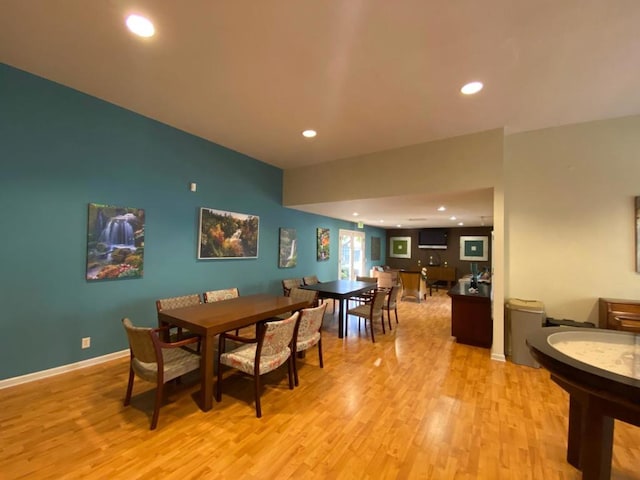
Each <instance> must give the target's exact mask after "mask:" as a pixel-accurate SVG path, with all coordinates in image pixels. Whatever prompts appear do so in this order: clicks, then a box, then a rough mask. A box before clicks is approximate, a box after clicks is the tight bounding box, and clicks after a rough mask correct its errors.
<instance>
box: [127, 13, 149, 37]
mask: <svg viewBox="0 0 640 480" xmlns="http://www.w3.org/2000/svg"><path fill="white" fill-rule="evenodd" d="M127 27H128V28H129V30H131V31H132V32H133V33H135V34H136V35H138V36H140V37H151V36H153V34H154V33H156V29H155V28H154V27H153V23H151V21H150V20H149V19H148V18H145V17H143V16H141V15H129V16H128V17H127Z"/></svg>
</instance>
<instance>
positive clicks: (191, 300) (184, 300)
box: [156, 293, 202, 351]
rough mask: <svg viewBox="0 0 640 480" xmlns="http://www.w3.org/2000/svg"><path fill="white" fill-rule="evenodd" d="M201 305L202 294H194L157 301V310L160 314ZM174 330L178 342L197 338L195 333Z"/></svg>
mask: <svg viewBox="0 0 640 480" xmlns="http://www.w3.org/2000/svg"><path fill="white" fill-rule="evenodd" d="M201 303H202V300H201V299H200V294H199V293H193V294H191V295H182V296H180V297H168V298H161V299H159V300H156V310H157V312H158V313H160V312H161V311H162V310H173V309H174V308H182V307H191V306H192V305H200V304H201ZM158 323H159V322H158ZM160 326H162V325H160ZM173 328H176V329H177V332H178V333H177V335H176V336H175V339H176V340H182V339H183V338H189V337H194V336H196V334H194V333H191V332H189V331H187V330H183V329H182V327H173ZM198 338H199V337H198ZM197 349H198V351H200V342H198V346H197Z"/></svg>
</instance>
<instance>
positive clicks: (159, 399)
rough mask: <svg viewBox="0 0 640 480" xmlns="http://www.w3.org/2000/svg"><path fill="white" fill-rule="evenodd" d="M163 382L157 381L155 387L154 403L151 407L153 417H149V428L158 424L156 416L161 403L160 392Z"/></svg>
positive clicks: (158, 413) (153, 428)
mask: <svg viewBox="0 0 640 480" xmlns="http://www.w3.org/2000/svg"><path fill="white" fill-rule="evenodd" d="M163 389H164V384H163V383H159V384H158V386H157V387H156V404H155V406H154V408H153V417H151V430H155V429H156V426H157V425H158V416H159V415H160V404H161V403H162V393H163Z"/></svg>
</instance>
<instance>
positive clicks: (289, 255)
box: [278, 228, 298, 268]
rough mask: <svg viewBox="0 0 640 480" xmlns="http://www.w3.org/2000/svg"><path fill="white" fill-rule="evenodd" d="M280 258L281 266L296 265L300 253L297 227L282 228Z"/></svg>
mask: <svg viewBox="0 0 640 480" xmlns="http://www.w3.org/2000/svg"><path fill="white" fill-rule="evenodd" d="M278 259H279V260H278V267H279V268H292V267H295V266H296V264H297V262H298V254H297V239H296V229H295V228H281V229H280V255H279V256H278Z"/></svg>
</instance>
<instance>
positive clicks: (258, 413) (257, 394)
mask: <svg viewBox="0 0 640 480" xmlns="http://www.w3.org/2000/svg"><path fill="white" fill-rule="evenodd" d="M253 379H254V382H253V385H254V389H255V392H254V394H255V397H256V417H258V418H260V417H262V408H261V407H260V375H254V376H253Z"/></svg>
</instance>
